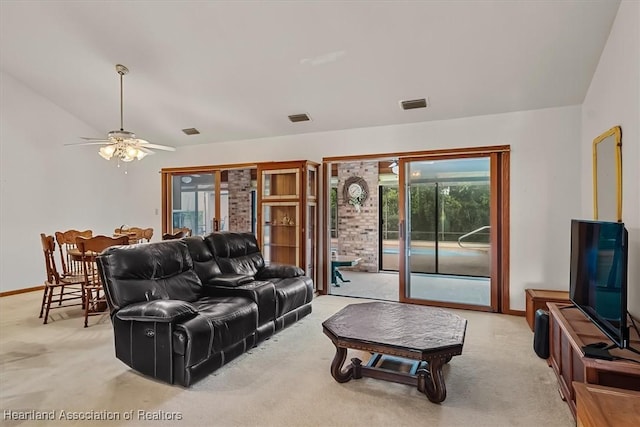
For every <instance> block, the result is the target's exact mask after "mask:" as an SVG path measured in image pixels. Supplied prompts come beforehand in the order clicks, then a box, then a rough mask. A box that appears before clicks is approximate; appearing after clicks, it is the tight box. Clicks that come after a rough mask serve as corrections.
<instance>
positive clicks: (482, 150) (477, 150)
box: [322, 145, 511, 162]
mask: <svg viewBox="0 0 640 427" xmlns="http://www.w3.org/2000/svg"><path fill="white" fill-rule="evenodd" d="M510 150H511V147H510V146H509V145H493V146H488V147H468V148H447V149H439V150H427V151H405V152H395V153H379V154H357V155H351V156H333V157H323V158H322V161H323V162H348V161H362V160H370V159H383V158H398V159H404V158H405V157H413V156H418V157H428V156H433V157H439V156H448V157H451V156H452V155H453V157H460V156H461V155H464V154H475V155H476V156H477V155H479V154H491V153H498V152H509V151H510Z"/></svg>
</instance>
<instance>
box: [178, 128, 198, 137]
mask: <svg viewBox="0 0 640 427" xmlns="http://www.w3.org/2000/svg"><path fill="white" fill-rule="evenodd" d="M182 132H184V133H185V134H187V135H199V134H200V131H199V130H198V129H196V128H188V129H182Z"/></svg>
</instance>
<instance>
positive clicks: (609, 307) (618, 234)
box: [569, 219, 629, 348]
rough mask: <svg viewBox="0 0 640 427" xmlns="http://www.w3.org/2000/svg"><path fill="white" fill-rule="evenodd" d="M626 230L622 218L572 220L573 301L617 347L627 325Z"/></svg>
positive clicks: (624, 338)
mask: <svg viewBox="0 0 640 427" xmlns="http://www.w3.org/2000/svg"><path fill="white" fill-rule="evenodd" d="M627 240H628V234H627V230H626V229H625V228H624V224H623V223H620V222H605V221H586V220H576V219H574V220H572V221H571V270H570V283H571V286H570V292H569V296H570V299H571V301H572V302H573V303H574V304H575V305H576V306H577V307H578V308H579V309H580V310H582V311H583V312H584V313H585V314H586V315H587V316H588V317H589V318H590V319H591V320H592V321H593V323H595V324H596V326H598V327H599V328H600V330H602V332H603V333H604V334H605V335H607V336H608V337H609V338H610V339H611V340H612V341H613V342H614V343H615V344H616V345H617V346H618V347H621V348H626V347H627V346H628V341H629V328H628V326H627V253H628V248H627Z"/></svg>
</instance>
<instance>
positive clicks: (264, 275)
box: [256, 264, 304, 280]
mask: <svg viewBox="0 0 640 427" xmlns="http://www.w3.org/2000/svg"><path fill="white" fill-rule="evenodd" d="M298 276H304V270H303V269H301V268H300V267H296V266H295V265H286V264H274V265H268V266H265V267H264V268H262V269H261V270H260V271H259V272H258V274H256V279H257V280H266V279H276V278H278V279H280V278H281V279H286V278H288V277H298Z"/></svg>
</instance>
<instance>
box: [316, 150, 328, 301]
mask: <svg viewBox="0 0 640 427" xmlns="http://www.w3.org/2000/svg"><path fill="white" fill-rule="evenodd" d="M322 179H323V180H324V181H323V185H322V197H319V199H320V200H322V201H323V203H322V227H321V228H320V229H321V230H323V233H322V289H317V291H318V292H319V293H320V295H327V294H328V293H329V286H331V274H330V272H329V264H328V263H327V259H330V258H331V254H330V250H331V245H330V244H329V241H330V239H331V237H330V236H331V224H329V221H331V216H330V215H329V210H330V209H331V172H330V171H329V164H328V163H325V162H323V163H322ZM319 196H320V195H319ZM327 254H329V256H327ZM318 256H320V251H318Z"/></svg>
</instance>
